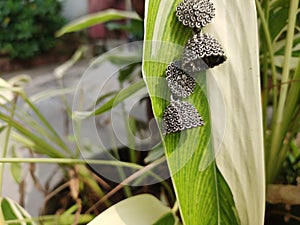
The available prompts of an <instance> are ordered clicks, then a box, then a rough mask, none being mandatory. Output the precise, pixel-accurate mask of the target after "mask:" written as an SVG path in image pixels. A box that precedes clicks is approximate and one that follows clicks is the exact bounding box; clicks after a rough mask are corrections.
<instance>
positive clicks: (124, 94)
mask: <svg viewBox="0 0 300 225" xmlns="http://www.w3.org/2000/svg"><path fill="white" fill-rule="evenodd" d="M143 87H145V83H144V81H143V80H140V81H138V82H136V83H134V84H132V85H130V86H129V87H127V88H124V89H123V90H121V91H120V92H119V93H117V94H116V95H115V96H113V97H112V98H111V99H110V100H108V101H107V102H105V103H104V104H103V105H102V106H100V107H98V108H97V109H96V110H95V111H93V112H79V111H75V112H74V118H75V119H76V118H81V117H83V118H86V117H89V116H92V115H100V114H102V113H104V112H107V111H109V110H111V109H112V108H114V107H115V106H116V105H118V104H119V103H121V102H122V101H124V100H125V99H126V98H128V97H130V96H131V95H133V94H134V93H136V92H137V91H138V90H140V89H142V88H143Z"/></svg>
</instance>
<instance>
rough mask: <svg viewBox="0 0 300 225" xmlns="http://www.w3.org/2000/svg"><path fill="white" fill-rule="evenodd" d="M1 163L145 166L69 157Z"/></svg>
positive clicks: (21, 159)
mask: <svg viewBox="0 0 300 225" xmlns="http://www.w3.org/2000/svg"><path fill="white" fill-rule="evenodd" d="M0 163H43V164H45V163H46V164H48V163H49V164H51V163H53V164H71V165H72V164H97V165H107V166H124V167H129V168H133V169H142V168H143V166H140V165H137V164H134V163H128V162H121V161H109V160H96V159H67V158H0Z"/></svg>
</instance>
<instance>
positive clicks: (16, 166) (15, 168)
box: [10, 146, 23, 184]
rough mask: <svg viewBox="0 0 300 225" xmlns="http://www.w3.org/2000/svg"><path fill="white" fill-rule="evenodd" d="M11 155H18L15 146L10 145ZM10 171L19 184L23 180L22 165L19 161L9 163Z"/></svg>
mask: <svg viewBox="0 0 300 225" xmlns="http://www.w3.org/2000/svg"><path fill="white" fill-rule="evenodd" d="M11 152H12V156H13V157H14V158H16V157H18V156H17V154H16V151H15V147H14V146H12V150H11ZM10 172H11V174H12V177H13V178H14V180H15V181H16V182H17V183H18V184H20V183H21V182H22V180H23V176H22V165H21V163H11V164H10Z"/></svg>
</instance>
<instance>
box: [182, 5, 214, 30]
mask: <svg viewBox="0 0 300 225" xmlns="http://www.w3.org/2000/svg"><path fill="white" fill-rule="evenodd" d="M176 16H177V17H178V19H179V21H180V22H182V23H183V25H185V26H189V27H191V28H193V29H195V30H198V29H201V28H202V27H205V26H206V25H207V24H208V23H210V22H211V20H212V19H213V18H214V17H215V8H214V6H213V3H211V2H210V1H209V0H184V1H183V2H181V3H179V5H178V6H177V8H176Z"/></svg>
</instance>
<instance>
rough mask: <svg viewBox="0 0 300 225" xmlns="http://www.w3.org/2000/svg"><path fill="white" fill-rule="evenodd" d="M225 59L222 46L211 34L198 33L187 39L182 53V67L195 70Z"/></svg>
mask: <svg viewBox="0 0 300 225" xmlns="http://www.w3.org/2000/svg"><path fill="white" fill-rule="evenodd" d="M225 60H226V56H225V53H224V50H223V48H222V46H221V45H220V44H219V42H218V41H217V40H216V39H215V38H214V37H212V36H210V35H208V34H203V33H199V34H196V35H194V36H193V37H192V38H191V39H189V40H188V42H187V44H186V45H185V48H184V51H183V54H182V60H181V61H182V63H181V64H182V68H183V69H184V70H185V71H188V72H197V71H203V70H207V69H209V68H213V67H215V66H217V65H219V64H221V63H223V62H224V61H225Z"/></svg>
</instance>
